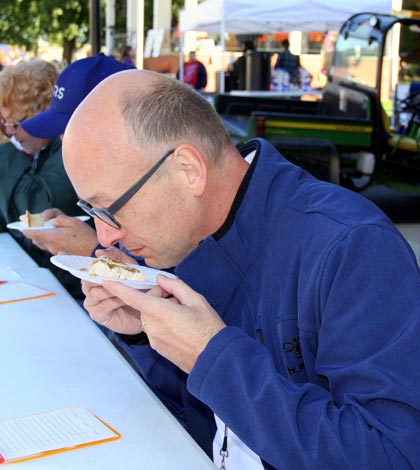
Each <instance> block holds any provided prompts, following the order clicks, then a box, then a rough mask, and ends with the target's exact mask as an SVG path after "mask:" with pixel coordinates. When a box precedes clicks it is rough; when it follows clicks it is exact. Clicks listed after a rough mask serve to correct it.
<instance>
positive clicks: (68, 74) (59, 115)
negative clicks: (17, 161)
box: [21, 53, 135, 256]
mask: <svg viewBox="0 0 420 470" xmlns="http://www.w3.org/2000/svg"><path fill="white" fill-rule="evenodd" d="M133 68H135V67H134V66H132V65H130V64H124V63H122V62H120V61H118V60H116V59H114V58H113V57H110V56H107V55H105V54H102V53H101V54H97V55H95V56H92V57H87V58H85V59H80V60H77V61H75V62H73V63H71V64H70V65H68V66H67V67H66V68H65V69H64V70H63V71H62V72H61V73H60V75H59V76H58V78H57V81H56V83H55V85H54V94H53V98H52V101H51V106H50V108H49V109H47V110H45V111H43V112H41V113H39V114H37V115H35V116H34V117H32V118H30V119H26V120H25V121H23V122H22V123H21V127H22V128H23V129H24V131H26V132H27V133H28V134H30V135H31V136H33V137H37V138H51V137H55V136H63V134H64V132H65V130H66V127H67V124H68V122H69V121H70V118H71V116H72V114H73V112H74V111H75V109H76V108H77V106H78V105H79V104H80V103H81V102H82V101H83V99H84V98H85V97H86V96H87V95H88V94H89V93H90V92H91V91H92V90H93V89H94V88H95V87H96V85H98V83H100V82H101V81H102V80H104V79H105V78H107V77H109V76H110V75H112V74H114V73H117V72H121V71H123V70H129V69H133ZM42 215H43V216H44V218H45V219H46V220H49V221H50V223H51V224H52V225H54V226H55V227H56V228H59V229H60V230H49V231H39V230H25V231H24V234H25V236H26V237H28V238H30V239H31V240H32V242H33V243H34V244H35V245H36V246H38V247H39V248H41V249H43V250H46V251H48V252H50V253H52V254H54V255H55V254H57V253H59V252H62V251H65V252H66V253H70V254H73V255H79V256H90V255H91V253H92V251H93V250H94V248H95V247H96V246H97V244H98V242H97V238H96V232H95V230H94V229H93V228H92V227H91V226H90V225H88V224H87V223H85V222H82V221H81V220H79V219H75V218H74V217H69V216H68V215H66V214H64V213H63V212H62V211H61V210H60V209H58V208H47V209H46V210H45V211H43V212H42Z"/></svg>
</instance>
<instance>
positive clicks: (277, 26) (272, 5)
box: [179, 0, 392, 92]
mask: <svg viewBox="0 0 420 470" xmlns="http://www.w3.org/2000/svg"><path fill="white" fill-rule="evenodd" d="M366 3H367V2H366V0H351V1H347V2H338V1H337V0H205V1H204V2H202V3H200V4H198V5H197V6H196V7H195V8H192V9H189V10H182V11H181V12H180V20H179V29H180V32H181V37H182V33H185V32H187V31H207V32H209V33H220V35H221V48H222V51H223V52H224V50H225V42H224V41H225V33H236V34H254V33H256V34H258V33H275V32H285V31H286V32H287V31H328V30H336V31H338V30H339V29H340V27H341V25H342V24H343V23H344V21H346V20H347V19H348V18H349V17H350V16H351V15H353V14H355V13H360V12H363V11H369V12H374V13H391V11H392V0H370V1H369V2H368V5H366ZM183 53H184V51H183V47H182V46H181V59H180V60H181V69H182V60H183ZM222 75H223V71H222ZM220 87H221V90H220V91H221V92H224V78H223V77H222V79H221V81H220Z"/></svg>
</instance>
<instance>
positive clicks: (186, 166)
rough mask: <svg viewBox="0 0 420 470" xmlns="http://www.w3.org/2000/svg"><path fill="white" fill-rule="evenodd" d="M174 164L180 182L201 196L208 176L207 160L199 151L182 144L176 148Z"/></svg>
mask: <svg viewBox="0 0 420 470" xmlns="http://www.w3.org/2000/svg"><path fill="white" fill-rule="evenodd" d="M175 164H176V165H177V169H178V170H179V172H180V177H181V178H182V182H183V183H184V184H185V185H187V186H188V187H189V188H190V189H192V191H193V193H194V195H195V196H201V195H202V194H203V193H204V191H205V189H206V186H207V176H208V169H207V162H206V161H205V160H204V158H203V156H202V155H201V153H200V152H199V151H198V150H197V149H195V148H194V147H192V146H190V145H182V146H180V147H178V149H177V150H176V153H175Z"/></svg>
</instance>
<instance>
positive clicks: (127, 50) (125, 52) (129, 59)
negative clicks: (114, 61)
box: [120, 46, 136, 67]
mask: <svg viewBox="0 0 420 470" xmlns="http://www.w3.org/2000/svg"><path fill="white" fill-rule="evenodd" d="M135 57H136V56H135V53H134V50H133V48H132V46H125V47H123V48H122V50H121V55H120V61H121V62H122V63H123V64H126V65H132V66H133V67H134V66H135Z"/></svg>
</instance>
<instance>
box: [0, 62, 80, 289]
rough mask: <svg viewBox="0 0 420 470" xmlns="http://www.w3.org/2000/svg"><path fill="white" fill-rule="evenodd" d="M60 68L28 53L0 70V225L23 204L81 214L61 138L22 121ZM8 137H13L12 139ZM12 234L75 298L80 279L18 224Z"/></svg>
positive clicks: (41, 102) (41, 105)
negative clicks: (33, 131)
mask: <svg viewBox="0 0 420 470" xmlns="http://www.w3.org/2000/svg"><path fill="white" fill-rule="evenodd" d="M57 75H58V71H57V69H56V67H55V66H54V65H53V64H51V63H50V62H47V61H44V60H40V59H32V60H29V61H20V62H18V63H17V64H15V65H10V66H9V67H6V68H5V69H4V70H3V71H2V72H1V73H0V114H1V116H2V126H3V129H4V132H5V133H6V135H7V136H8V137H9V138H10V139H11V141H10V142H8V143H4V144H1V145H0V230H1V231H6V230H7V224H9V223H11V222H16V221H18V220H19V216H20V215H22V214H24V213H25V211H26V210H28V211H30V212H31V213H39V212H42V211H43V210H45V209H47V208H51V207H57V208H59V209H60V210H63V211H65V212H66V213H68V214H69V215H70V216H75V215H79V214H81V211H80V209H79V208H78V207H77V205H76V202H77V196H76V193H75V192H74V189H73V186H72V184H71V183H70V180H69V179H68V177H67V174H66V172H65V170H64V167H63V159H62V154H61V140H60V138H59V137H56V138H53V139H51V138H38V137H33V136H31V135H29V134H28V133H27V132H25V130H24V129H23V128H22V127H21V124H22V122H23V121H24V120H25V119H28V118H30V117H32V116H34V115H35V114H38V113H39V112H41V111H43V110H45V109H47V108H48V106H49V105H50V103H51V98H52V96H53V93H55V94H57V93H58V90H54V83H55V81H56V79H57ZM12 140H13V141H14V142H12ZM10 234H11V235H12V236H13V237H14V238H15V239H16V240H17V241H18V242H19V244H20V245H21V246H22V247H23V248H24V249H25V250H26V251H27V252H28V254H29V255H30V256H31V257H32V258H33V259H34V260H35V261H36V262H37V263H38V265H39V266H41V267H46V268H48V269H50V270H51V271H52V272H53V273H54V274H55V275H56V276H57V278H58V279H59V280H60V281H61V282H62V284H63V285H64V286H65V287H66V288H67V290H68V291H69V292H70V293H71V294H72V295H73V296H74V297H76V298H81V297H82V296H83V294H82V292H81V290H80V283H79V282H77V281H76V280H75V279H74V278H73V277H72V276H71V275H69V274H68V273H65V272H63V271H62V270H60V269H58V268H56V267H55V266H53V265H52V264H51V263H50V254H49V253H47V252H45V251H43V250H40V249H39V248H37V247H36V246H35V245H34V244H33V243H32V242H31V240H29V239H28V238H26V237H25V236H24V235H23V234H22V233H21V232H20V231H18V230H10Z"/></svg>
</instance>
